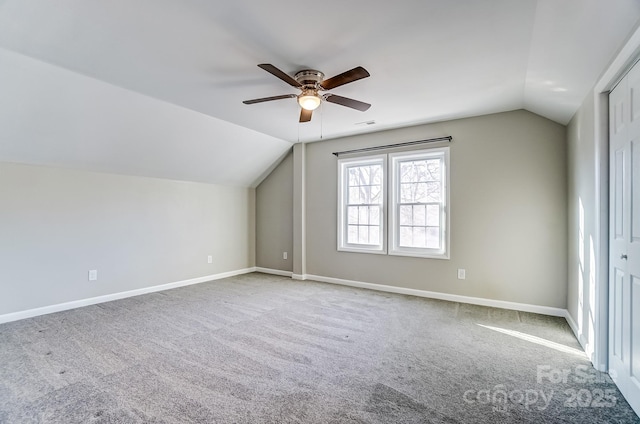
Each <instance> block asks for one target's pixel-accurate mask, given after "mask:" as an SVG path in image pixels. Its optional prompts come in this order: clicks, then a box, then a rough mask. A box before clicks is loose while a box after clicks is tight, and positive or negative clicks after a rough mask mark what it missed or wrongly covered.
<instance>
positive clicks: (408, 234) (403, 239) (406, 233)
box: [398, 227, 413, 247]
mask: <svg viewBox="0 0 640 424" xmlns="http://www.w3.org/2000/svg"><path fill="white" fill-rule="evenodd" d="M412 238H413V235H412V231H411V227H400V240H398V242H399V244H400V246H402V247H410V246H411V244H412V242H413V241H412Z"/></svg>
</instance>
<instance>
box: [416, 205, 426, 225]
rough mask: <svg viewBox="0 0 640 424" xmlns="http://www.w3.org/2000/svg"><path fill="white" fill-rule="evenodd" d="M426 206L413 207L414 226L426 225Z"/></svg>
mask: <svg viewBox="0 0 640 424" xmlns="http://www.w3.org/2000/svg"><path fill="white" fill-rule="evenodd" d="M426 220H427V217H426V206H422V205H418V206H413V225H426V224H427V222H426Z"/></svg>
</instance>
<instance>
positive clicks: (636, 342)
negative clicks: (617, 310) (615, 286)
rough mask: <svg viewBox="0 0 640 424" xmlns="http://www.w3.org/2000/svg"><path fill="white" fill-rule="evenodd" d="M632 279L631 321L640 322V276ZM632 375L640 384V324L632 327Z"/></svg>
mask: <svg viewBox="0 0 640 424" xmlns="http://www.w3.org/2000/svg"><path fill="white" fill-rule="evenodd" d="M630 280H631V322H632V323H635V324H637V323H639V322H640V277H639V276H635V275H632V276H630ZM629 358H630V360H631V377H632V379H633V380H634V383H635V384H636V385H637V384H640V325H634V326H632V329H631V354H630V355H629Z"/></svg>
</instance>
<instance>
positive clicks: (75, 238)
mask: <svg viewBox="0 0 640 424" xmlns="http://www.w3.org/2000/svg"><path fill="white" fill-rule="evenodd" d="M254 203H255V190H253V189H250V188H239V187H228V186H220V185H212V184H203V183H192V182H182V181H172V180H161V179H154V178H146V177H132V176H122V175H112V174H102V173H92V172H85V171H73V170H66V169H59V168H50V167H41V166H31V165H19V164H10V163H0V315H3V314H8V313H12V312H18V311H25V310H28V309H33V308H39V307H44V306H49V305H55V304H59V303H64V302H70V301H75V300H80V299H86V298H90V297H94V296H101V295H107V294H113V293H119V292H124V291H129V290H134V289H140V288H145V287H150V286H155V285H160V284H165V283H171V282H176V281H182V280H186V279H190V278H195V277H203V276H207V275H213V274H218V273H223V272H229V271H236V270H242V269H246V268H250V267H253V266H254V265H255V264H254V251H255V245H254V240H255V233H254V228H255V215H254V210H255V208H254V206H255V205H254ZM208 255H212V256H213V263H212V264H208V263H207V256H208ZM90 269H97V270H98V281H96V282H89V281H87V280H88V278H87V277H88V275H87V272H88V270H90Z"/></svg>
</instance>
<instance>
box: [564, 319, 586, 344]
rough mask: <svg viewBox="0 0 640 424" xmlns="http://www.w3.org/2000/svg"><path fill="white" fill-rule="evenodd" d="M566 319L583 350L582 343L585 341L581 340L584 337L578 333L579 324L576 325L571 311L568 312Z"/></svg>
mask: <svg viewBox="0 0 640 424" xmlns="http://www.w3.org/2000/svg"><path fill="white" fill-rule="evenodd" d="M564 319H566V320H567V323H568V324H569V327H571V331H573V334H574V335H575V336H576V339H578V341H579V342H580V344H581V345H582V348H583V349H584V345H583V343H582V342H583V340H581V339H582V335H581V334H580V332H579V331H578V324H576V322H575V320H574V319H573V317H572V316H571V314H570V313H569V311H567V313H566V314H565V315H564Z"/></svg>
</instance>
